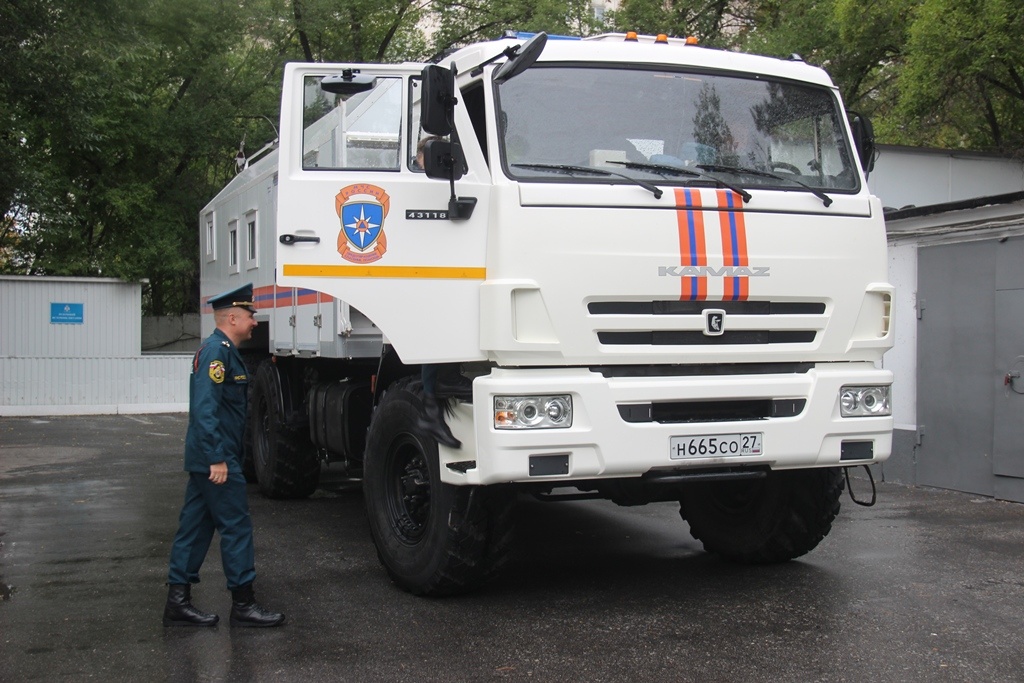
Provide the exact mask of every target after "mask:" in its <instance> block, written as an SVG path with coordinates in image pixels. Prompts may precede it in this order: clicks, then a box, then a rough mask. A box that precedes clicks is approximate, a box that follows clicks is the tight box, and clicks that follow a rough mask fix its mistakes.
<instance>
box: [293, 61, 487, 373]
mask: <svg viewBox="0 0 1024 683" xmlns="http://www.w3.org/2000/svg"><path fill="white" fill-rule="evenodd" d="M419 72H420V69H419V67H417V66H414V65H405V66H403V65H398V66H390V65H323V64H289V65H288V66H287V68H286V70H285V83H284V90H283V95H282V107H281V156H280V165H281V174H280V181H279V187H278V193H279V195H278V200H279V210H278V217H277V229H278V241H277V244H276V248H277V282H278V284H279V285H281V286H282V287H296V288H300V289H301V288H306V289H312V290H317V291H320V292H324V293H326V294H328V295H330V296H332V297H334V298H336V299H340V300H342V301H344V302H346V303H347V304H349V305H350V306H352V307H354V308H355V309H357V310H358V311H360V312H362V313H363V314H364V315H366V316H367V317H368V318H369V319H370V320H371V321H373V323H374V324H375V325H377V327H378V328H379V329H380V330H381V332H383V334H384V336H385V338H386V339H387V340H388V341H389V342H390V343H391V344H392V345H393V346H394V347H395V350H396V351H397V352H398V353H399V356H400V357H401V358H402V360H403V361H404V362H406V363H422V362H447V361H457V360H476V359H481V358H483V355H482V354H481V351H480V343H479V289H480V284H481V283H482V282H483V280H484V278H485V277H486V271H485V267H484V256H485V247H486V240H487V230H486V227H487V225H486V223H487V215H488V204H489V197H488V193H489V190H490V178H489V175H488V171H487V168H486V163H485V161H484V157H483V153H482V151H481V150H480V147H479V143H478V142H477V141H476V136H475V135H474V134H473V131H472V124H471V123H470V120H469V117H468V115H467V114H466V113H465V111H462V110H461V109H457V111H456V126H457V128H458V130H459V132H460V133H461V135H460V137H461V140H462V143H463V148H464V155H465V157H466V163H467V166H468V172H467V173H466V175H464V176H463V177H462V178H461V179H460V180H458V181H457V182H456V191H457V193H458V195H459V196H460V197H467V196H472V197H475V198H476V200H477V204H476V207H475V210H474V211H473V213H472V215H471V216H470V217H469V218H468V219H467V220H459V221H453V220H449V218H448V214H447V208H448V201H449V198H450V194H451V193H450V189H449V184H448V183H447V182H444V181H438V180H430V179H428V178H427V177H426V176H425V175H424V174H423V172H422V171H421V170H420V169H418V168H417V166H416V163H415V156H416V154H415V152H416V145H417V143H418V142H419V140H420V133H419V127H418V107H419V102H418V93H419V92H420V88H419V83H418V82H419ZM353 74H356V75H357V76H356V77H358V78H360V79H362V80H363V81H365V82H370V85H369V86H368V87H367V88H366V89H365V90H364V91H362V92H358V93H356V94H354V95H336V94H332V93H330V92H327V91H325V90H324V89H322V88H321V81H322V80H323V79H324V77H328V76H330V77H333V78H334V79H335V80H337V79H338V78H339V77H341V78H351V77H353V76H352V75H353Z"/></svg>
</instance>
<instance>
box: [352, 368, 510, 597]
mask: <svg viewBox="0 0 1024 683" xmlns="http://www.w3.org/2000/svg"><path fill="white" fill-rule="evenodd" d="M416 386H417V385H414V384H412V383H411V382H410V381H408V380H402V381H400V382H397V383H395V384H394V385H392V386H391V387H390V388H389V389H388V390H387V393H385V395H384V398H383V399H381V402H380V405H379V406H378V407H377V410H376V412H375V413H374V417H373V421H372V422H371V424H370V433H369V436H368V438H367V446H366V458H365V462H364V465H363V494H364V498H365V500H366V511H367V517H368V518H369V522H370V531H371V533H372V535H373V541H374V544H375V545H376V546H377V555H378V557H379V558H380V561H381V564H383V565H384V568H385V569H386V570H387V572H388V575H389V576H390V577H391V579H392V580H393V581H394V582H395V583H396V584H397V585H398V586H400V587H401V588H403V589H404V590H407V591H409V592H410V593H413V594H415V595H450V594H453V593H461V592H464V591H467V590H470V589H472V588H475V587H476V586H478V585H480V584H481V583H483V582H484V581H486V580H488V579H489V578H491V577H492V576H494V575H495V574H496V573H497V571H498V570H499V569H500V568H501V566H502V565H504V563H505V561H506V560H507V559H508V554H509V550H510V548H511V535H512V526H513V525H512V515H513V510H514V493H513V492H512V491H511V490H510V489H505V488H502V487H493V486H491V487H482V486H452V485H450V484H445V483H444V482H442V481H441V478H440V471H439V468H440V465H439V461H438V452H437V442H435V441H434V440H433V439H432V438H431V437H430V436H429V435H428V434H427V433H426V431H424V430H423V429H421V428H420V427H419V426H418V425H417V418H418V417H419V415H420V410H421V402H422V396H421V394H420V392H419V391H418V390H417V389H415V388H414V387H416Z"/></svg>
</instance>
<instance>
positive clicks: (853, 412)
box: [839, 386, 892, 417]
mask: <svg viewBox="0 0 1024 683" xmlns="http://www.w3.org/2000/svg"><path fill="white" fill-rule="evenodd" d="M890 390H891V387H888V386H883V387H843V388H842V389H841V390H840V391H839V414H840V415H842V416H843V417H884V416H887V415H892V404H891V401H890V400H889V394H890Z"/></svg>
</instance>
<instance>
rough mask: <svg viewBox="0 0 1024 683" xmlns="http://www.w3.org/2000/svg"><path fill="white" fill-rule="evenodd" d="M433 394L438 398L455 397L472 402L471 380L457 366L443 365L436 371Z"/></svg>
mask: <svg viewBox="0 0 1024 683" xmlns="http://www.w3.org/2000/svg"><path fill="white" fill-rule="evenodd" d="M434 395H435V396H437V397H438V398H457V399H459V400H460V401H466V402H467V403H472V402H473V380H471V379H470V378H468V377H466V376H465V375H463V374H462V373H461V372H459V366H458V365H457V364H455V365H445V366H444V367H443V368H442V369H441V370H440V371H439V372H438V373H437V382H436V385H435V387H434Z"/></svg>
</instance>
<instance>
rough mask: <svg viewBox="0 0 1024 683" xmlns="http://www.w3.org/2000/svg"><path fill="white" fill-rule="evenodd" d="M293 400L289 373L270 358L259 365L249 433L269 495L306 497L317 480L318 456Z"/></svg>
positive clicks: (258, 473)
mask: <svg viewBox="0 0 1024 683" xmlns="http://www.w3.org/2000/svg"><path fill="white" fill-rule="evenodd" d="M295 402H296V401H295V392H294V391H293V390H292V387H291V386H290V384H289V377H288V376H287V375H286V374H282V373H281V372H280V371H279V370H278V368H277V366H276V365H274V364H273V363H271V362H269V361H267V362H265V363H263V364H262V365H260V367H259V370H257V372H256V386H255V387H253V392H252V403H251V404H250V406H249V411H250V413H251V414H252V419H251V421H250V423H251V424H250V429H251V432H250V436H251V444H252V451H251V452H252V460H253V465H254V466H255V470H256V478H257V480H258V482H259V486H260V492H261V493H263V495H265V496H267V497H268V498H305V497H307V496H309V495H310V494H311V493H313V492H314V491H315V490H316V487H317V484H319V483H320V459H319V457H318V456H317V451H316V447H315V446H314V445H313V443H312V441H311V440H310V438H309V426H308V421H307V420H303V419H299V418H300V417H301V416H299V415H297V414H296V413H295V411H294V409H293V405H294V403H295Z"/></svg>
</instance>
